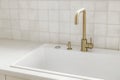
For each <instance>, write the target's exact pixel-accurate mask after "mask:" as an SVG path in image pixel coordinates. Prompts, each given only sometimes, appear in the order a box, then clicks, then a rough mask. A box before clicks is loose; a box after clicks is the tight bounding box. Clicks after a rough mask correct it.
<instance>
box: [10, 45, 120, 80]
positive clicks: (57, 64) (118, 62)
mask: <svg viewBox="0 0 120 80" xmlns="http://www.w3.org/2000/svg"><path fill="white" fill-rule="evenodd" d="M108 52H109V51H108ZM12 67H16V68H21V69H28V70H32V71H39V72H45V73H50V74H56V75H62V76H69V77H75V78H81V79H82V78H83V79H88V80H89V79H90V80H91V79H92V80H102V79H105V80H120V55H113V54H103V53H101V54H97V53H95V52H91V53H90V52H88V53H82V52H80V51H68V50H65V49H55V48H54V47H53V46H51V47H50V45H49V44H48V45H43V46H41V47H40V48H38V49H36V50H34V51H32V52H30V53H29V54H27V55H26V56H24V57H23V58H22V59H20V60H18V61H17V62H16V63H15V64H13V65H12ZM83 76H88V77H83ZM90 77H94V78H100V79H94V78H90Z"/></svg>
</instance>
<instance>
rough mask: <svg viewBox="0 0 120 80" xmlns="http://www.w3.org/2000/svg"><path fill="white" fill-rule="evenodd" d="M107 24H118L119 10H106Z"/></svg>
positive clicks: (119, 21) (119, 18)
mask: <svg viewBox="0 0 120 80" xmlns="http://www.w3.org/2000/svg"><path fill="white" fill-rule="evenodd" d="M108 24H120V14H119V12H108Z"/></svg>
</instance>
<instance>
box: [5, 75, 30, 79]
mask: <svg viewBox="0 0 120 80" xmlns="http://www.w3.org/2000/svg"><path fill="white" fill-rule="evenodd" d="M6 80H28V79H23V78H18V77H13V76H6Z"/></svg>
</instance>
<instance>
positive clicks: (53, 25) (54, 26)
mask: <svg viewBox="0 0 120 80" xmlns="http://www.w3.org/2000/svg"><path fill="white" fill-rule="evenodd" d="M49 31H50V32H56V33H58V32H59V23H58V22H49Z"/></svg>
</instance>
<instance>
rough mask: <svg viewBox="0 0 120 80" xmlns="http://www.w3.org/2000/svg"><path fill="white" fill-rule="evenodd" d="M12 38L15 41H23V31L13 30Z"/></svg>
mask: <svg viewBox="0 0 120 80" xmlns="http://www.w3.org/2000/svg"><path fill="white" fill-rule="evenodd" d="M12 38H13V39H15V40H21V31H20V30H16V29H15V30H14V29H13V30H12Z"/></svg>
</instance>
